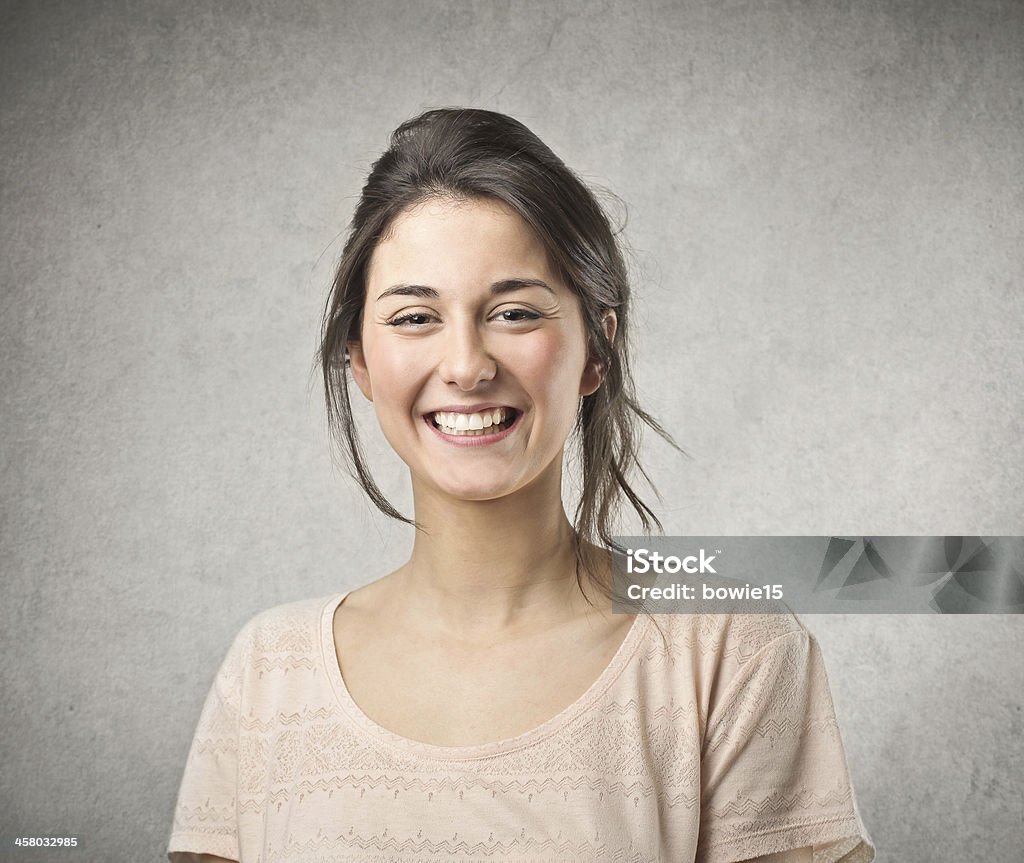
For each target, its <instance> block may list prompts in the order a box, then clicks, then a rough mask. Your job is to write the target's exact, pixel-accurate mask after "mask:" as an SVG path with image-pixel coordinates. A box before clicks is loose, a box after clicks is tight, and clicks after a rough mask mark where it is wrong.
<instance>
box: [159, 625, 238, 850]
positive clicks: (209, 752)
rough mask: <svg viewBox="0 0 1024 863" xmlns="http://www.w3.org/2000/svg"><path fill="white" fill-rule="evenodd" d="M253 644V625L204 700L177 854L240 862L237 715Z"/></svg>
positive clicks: (174, 835) (178, 813) (183, 793)
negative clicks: (178, 852)
mask: <svg viewBox="0 0 1024 863" xmlns="http://www.w3.org/2000/svg"><path fill="white" fill-rule="evenodd" d="M250 646H251V637H250V627H248V626H247V627H245V628H243V630H242V631H241V632H240V633H239V634H238V636H237V637H236V638H235V640H234V642H233V644H232V645H231V648H230V649H229V650H228V654H227V656H226V657H225V659H224V661H223V663H221V666H220V669H219V670H218V671H217V675H216V677H215V678H214V681H213V685H212V686H211V687H210V691H209V693H208V694H207V696H206V701H205V703H204V704H203V709H202V712H201V713H200V716H199V723H198V725H197V726H196V733H195V736H194V737H193V738H192V746H191V748H190V750H189V754H188V760H187V761H186V762H185V773H184V776H183V777H182V780H181V788H180V790H179V792H178V802H177V805H176V806H175V810H174V821H173V824H172V826H171V839H170V844H169V845H168V847H167V853H168V855H170V854H171V853H172V852H174V851H191V852H194V853H203V854H214V855H217V856H219V857H227V858H229V859H231V860H237V859H238V814H237V806H236V798H237V786H238V742H239V714H240V696H241V682H242V663H243V661H244V659H245V657H246V656H247V655H248V652H249V648H250Z"/></svg>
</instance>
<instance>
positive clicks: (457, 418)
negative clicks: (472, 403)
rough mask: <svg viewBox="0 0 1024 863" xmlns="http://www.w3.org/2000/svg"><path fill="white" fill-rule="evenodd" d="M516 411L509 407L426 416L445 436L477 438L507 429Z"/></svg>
mask: <svg viewBox="0 0 1024 863" xmlns="http://www.w3.org/2000/svg"><path fill="white" fill-rule="evenodd" d="M517 413H518V411H516V409H515V408H510V407H496V408H486V409H485V410H481V411H474V412H472V413H462V412H456V411H435V412H434V413H432V414H429V415H428V416H429V417H430V419H431V420H432V422H433V423H434V425H435V426H437V428H438V429H440V430H441V431H442V432H444V433H445V434H449V435H456V436H459V437H478V436H481V435H488V434H495V433H497V432H501V431H504V430H505V429H507V428H509V427H510V426H511V425H512V423H514V422H515V420H516V415H517Z"/></svg>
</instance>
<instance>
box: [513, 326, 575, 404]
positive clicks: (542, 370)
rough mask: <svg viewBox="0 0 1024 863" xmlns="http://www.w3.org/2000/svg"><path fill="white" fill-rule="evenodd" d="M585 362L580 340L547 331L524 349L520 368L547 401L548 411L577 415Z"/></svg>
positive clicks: (536, 390)
mask: <svg viewBox="0 0 1024 863" xmlns="http://www.w3.org/2000/svg"><path fill="white" fill-rule="evenodd" d="M585 363H586V352H585V350H584V348H583V345H582V343H580V342H579V340H576V339H569V338H566V335H565V334H564V333H545V334H540V337H539V338H538V340H537V343H536V344H535V345H533V346H532V349H531V350H529V351H524V352H523V353H522V359H521V360H520V368H521V369H522V370H523V374H524V375H527V376H528V377H529V379H530V381H531V383H532V385H533V388H534V390H535V392H537V393H538V394H541V395H543V397H544V399H545V401H546V402H548V404H547V409H548V411H549V412H551V413H566V414H571V415H572V416H574V417H575V414H576V408H577V406H578V404H579V397H580V393H579V387H580V377H581V376H582V374H583V367H584V365H585Z"/></svg>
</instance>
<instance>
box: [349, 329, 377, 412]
mask: <svg viewBox="0 0 1024 863" xmlns="http://www.w3.org/2000/svg"><path fill="white" fill-rule="evenodd" d="M345 347H346V350H347V351H348V367H349V368H350V369H351V370H352V378H353V380H355V382H356V385H357V386H358V387H359V389H360V390H361V391H362V393H363V395H364V396H366V399H367V401H371V402H372V401H373V387H371V386H370V371H369V369H367V368H366V357H365V356H364V355H363V346H362V345H361V344H360V343H359V342H349V343H348V344H347V345H346V346H345Z"/></svg>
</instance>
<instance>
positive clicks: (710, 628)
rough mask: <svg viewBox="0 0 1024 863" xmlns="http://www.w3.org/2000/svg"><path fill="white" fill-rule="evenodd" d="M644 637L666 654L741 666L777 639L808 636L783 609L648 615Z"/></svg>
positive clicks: (798, 622) (807, 632)
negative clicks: (661, 647)
mask: <svg viewBox="0 0 1024 863" xmlns="http://www.w3.org/2000/svg"><path fill="white" fill-rule="evenodd" d="M648 618H649V619H648V621H647V624H648V639H649V640H651V641H653V642H659V641H660V642H661V644H662V646H663V649H664V650H666V651H668V652H669V653H670V654H673V655H679V654H687V655H693V654H694V653H696V654H698V655H700V656H704V657H708V658H713V659H715V660H716V661H718V662H723V663H730V664H734V665H736V666H742V665H745V664H746V663H747V662H748V661H749V660H750V659H751V658H752V657H754V656H756V655H757V654H758V653H760V652H761V651H763V650H764V649H765V648H767V647H769V646H771V645H772V644H773V643H774V642H776V641H778V640H779V639H787V638H790V639H801V638H808V639H809V638H812V636H811V634H810V632H809V631H808V630H807V628H806V627H805V626H804V625H803V623H801V622H800V620H799V619H798V618H797V617H796V615H795V614H793V613H792V612H791V611H789V610H788V609H786V608H782V607H779V608H774V609H772V610H771V611H765V612H764V613H757V614H651V615H648Z"/></svg>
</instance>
